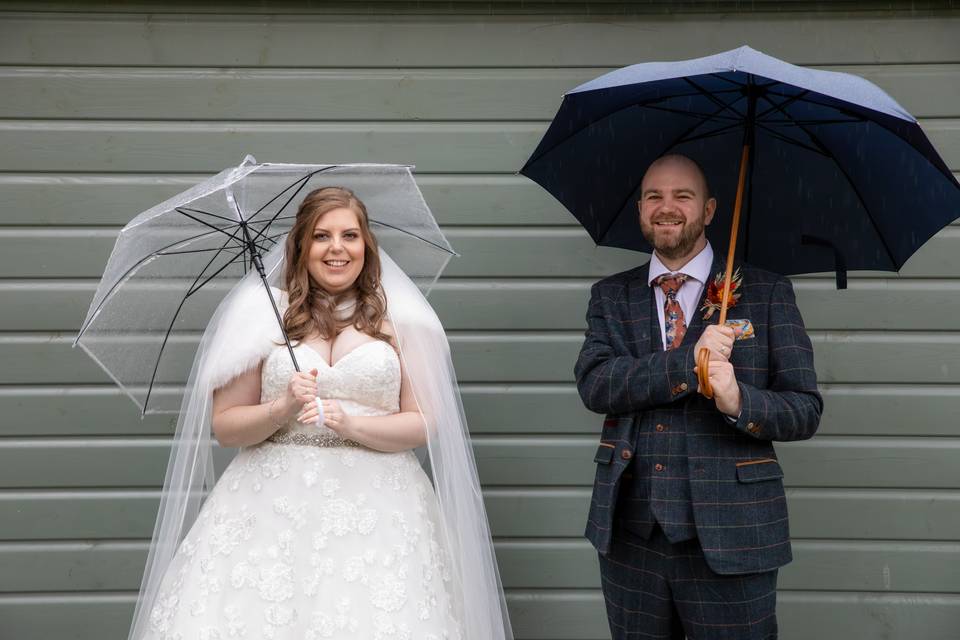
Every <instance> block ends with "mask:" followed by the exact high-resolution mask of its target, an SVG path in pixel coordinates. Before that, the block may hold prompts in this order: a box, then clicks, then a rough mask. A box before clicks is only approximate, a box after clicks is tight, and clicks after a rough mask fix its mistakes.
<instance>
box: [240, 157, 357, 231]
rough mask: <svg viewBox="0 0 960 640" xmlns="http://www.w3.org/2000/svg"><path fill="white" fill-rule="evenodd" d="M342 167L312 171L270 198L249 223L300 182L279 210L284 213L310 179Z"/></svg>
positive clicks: (332, 166) (331, 166)
mask: <svg viewBox="0 0 960 640" xmlns="http://www.w3.org/2000/svg"><path fill="white" fill-rule="evenodd" d="M340 166H341V165H339V164H332V165H330V166H329V167H323V168H322V169H317V170H316V171H311V172H310V173H308V174H307V175H305V176H303V177H302V178H297V179H296V180H295V181H294V182H293V184H291V185H290V186H288V187H286V188H285V189H282V190H281V191H280V192H279V193H277V195H275V196H273V197H272V198H270V199H269V200H267V202H265V203H264V205H263V206H262V207H260V208H259V209H257V210H256V211H255V212H254V213H253V215H251V216H250V217H249V218H247V222H250V221H251V220H253V219H254V218H256V217H257V216H258V215H260V214H261V213H263V210H264V209H266V208H267V207H269V206H270V205H271V204H272V203H273V202H274V201H276V200H277V199H278V198H280V196H282V195H283V194H284V193H285V192H286V191H288V190H290V189H292V188H293V187H295V186H296V185H297V183H298V182H299V183H301V184H300V186H299V187H297V189H296V190H295V191H294V192H293V194H292V195H291V196H290V197H289V198H288V199H287V201H286V202H284V203H283V206H281V207H280V208H279V209H278V210H277V213H280V212H281V211H283V210H284V209H286V208H287V205H288V204H290V202H291V201H292V200H293V199H294V198H295V197H297V194H298V193H300V191H301V190H302V189H303V188H304V187H305V186H306V185H307V183H308V182H310V179H311V178H313V176H315V175H317V174H318V173H323V172H324V171H330V170H332V169H336V168H338V167H340ZM275 219H276V216H274V217H273V218H272V219H271V222H273V220H275Z"/></svg>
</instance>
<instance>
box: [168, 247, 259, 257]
mask: <svg viewBox="0 0 960 640" xmlns="http://www.w3.org/2000/svg"><path fill="white" fill-rule="evenodd" d="M234 248H235V249H237V250H239V251H243V250H244V249H243V247H242V246H239V245H238V246H236V247H234ZM208 251H220V252H223V253H230V250H229V249H227V248H226V247H208V248H206V249H186V250H184V251H161V252H160V253H158V254H157V255H158V256H180V255H186V254H190V253H206V252H208Z"/></svg>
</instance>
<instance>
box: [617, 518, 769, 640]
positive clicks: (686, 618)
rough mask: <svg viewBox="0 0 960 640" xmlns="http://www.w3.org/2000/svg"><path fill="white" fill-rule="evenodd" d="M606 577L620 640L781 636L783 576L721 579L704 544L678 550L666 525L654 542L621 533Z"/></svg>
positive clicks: (746, 639)
mask: <svg viewBox="0 0 960 640" xmlns="http://www.w3.org/2000/svg"><path fill="white" fill-rule="evenodd" d="M600 577H601V580H602V586H603V597H604V600H605V601H606V605H607V620H608V621H609V623H610V632H611V635H612V636H613V639H614V640H647V639H653V638H664V639H666V640H683V639H684V638H688V639H689V640H770V639H775V638H776V637H777V618H776V601H777V594H776V588H777V570H773V571H766V572H763V573H753V574H745V575H720V574H717V573H714V572H713V570H712V569H710V567H709V566H708V565H707V562H706V560H705V558H704V556H703V550H702V549H701V548H700V542H699V541H698V540H697V539H693V540H685V541H683V542H678V543H676V544H671V543H670V541H669V540H667V537H666V536H665V535H664V533H663V530H662V529H661V528H660V527H659V525H655V526H654V528H653V531H652V533H651V534H650V537H649V538H647V539H644V538H641V537H639V536H637V535H636V534H634V533H631V532H629V531H626V530H624V529H622V528H617V529H616V530H615V531H614V532H613V539H612V541H611V545H610V552H609V553H608V554H607V555H606V556H604V555H601V556H600Z"/></svg>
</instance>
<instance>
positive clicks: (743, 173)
mask: <svg viewBox="0 0 960 640" xmlns="http://www.w3.org/2000/svg"><path fill="white" fill-rule="evenodd" d="M749 159H750V145H749V144H744V145H743V151H742V152H741V154H740V177H739V179H738V180H737V198H736V200H734V203H733V222H732V223H731V225H730V248H729V249H728V250H727V272H726V274H725V277H724V280H723V297H722V298H721V300H722V302H721V303H720V317H719V318H718V319H717V324H719V325H723V324H726V322H727V305H728V304H729V303H730V282H731V281H732V280H733V258H734V254H735V253H736V251H737V235H738V233H737V232H738V231H739V230H740V207H741V205H742V204H743V189H744V185H745V184H746V182H747V162H748V161H749ZM707 286H709V283H707ZM697 381H698V382H699V383H700V394H701V395H702V396H704V397H705V398H712V397H713V385H711V384H710V350H709V349H706V348H704V349H700V353H698V354H697Z"/></svg>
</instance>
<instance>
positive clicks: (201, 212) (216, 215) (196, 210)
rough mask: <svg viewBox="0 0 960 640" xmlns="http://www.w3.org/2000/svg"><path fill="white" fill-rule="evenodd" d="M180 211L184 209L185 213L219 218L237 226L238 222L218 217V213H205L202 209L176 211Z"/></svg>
mask: <svg viewBox="0 0 960 640" xmlns="http://www.w3.org/2000/svg"><path fill="white" fill-rule="evenodd" d="M180 209H183V210H184V211H189V212H190V213H199V214H201V215H204V216H210V217H211V218H219V219H220V220H225V221H227V222H229V223H230V224H237V221H236V220H233V219H231V218H228V217H226V216H221V215H218V214H216V213H210V212H209V211H203V210H201V209H193V208H191V207H177V208H176V209H175V210H176V211H179V210H180Z"/></svg>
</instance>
